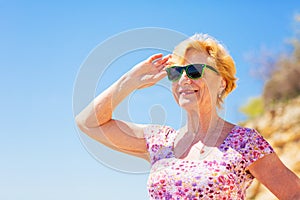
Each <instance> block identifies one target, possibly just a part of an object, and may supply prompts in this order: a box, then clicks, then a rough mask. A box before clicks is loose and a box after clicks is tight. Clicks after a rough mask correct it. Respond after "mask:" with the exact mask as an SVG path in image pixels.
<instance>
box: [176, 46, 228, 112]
mask: <svg viewBox="0 0 300 200" xmlns="http://www.w3.org/2000/svg"><path fill="white" fill-rule="evenodd" d="M185 60H186V61H185V63H184V65H188V64H207V65H210V66H212V67H214V68H216V67H215V66H214V64H213V63H212V62H209V57H208V55H207V54H205V53H202V52H199V51H197V50H194V49H192V50H188V51H187V52H186V56H185ZM225 87H226V81H225V80H224V79H223V78H222V77H221V76H220V75H218V74H217V73H216V72H214V71H212V70H210V69H208V68H205V69H204V74H203V75H202V77H201V78H199V79H190V78H189V77H188V76H187V75H186V72H185V71H183V74H182V76H181V78H180V79H179V80H178V81H176V82H173V83H172V92H173V95H174V98H175V100H176V101H177V103H178V104H179V106H180V107H182V108H184V109H185V110H187V111H188V110H195V111H197V112H199V111H200V110H201V111H204V112H206V111H207V112H208V111H211V110H212V109H216V102H217V96H218V94H219V93H220V92H221V91H223V90H224V88H225Z"/></svg>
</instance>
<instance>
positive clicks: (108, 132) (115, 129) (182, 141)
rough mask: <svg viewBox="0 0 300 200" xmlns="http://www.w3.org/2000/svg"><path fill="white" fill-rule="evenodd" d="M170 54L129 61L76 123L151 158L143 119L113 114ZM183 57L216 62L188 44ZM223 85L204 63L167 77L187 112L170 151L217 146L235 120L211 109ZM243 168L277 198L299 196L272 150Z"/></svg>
mask: <svg viewBox="0 0 300 200" xmlns="http://www.w3.org/2000/svg"><path fill="white" fill-rule="evenodd" d="M169 58H170V56H166V57H163V56H162V54H156V55H153V56H151V57H149V58H148V59H147V60H145V61H143V62H141V63H139V64H137V65H136V66H134V67H133V68H132V69H131V70H130V71H129V72H127V73H126V74H124V75H123V76H122V77H121V78H120V79H119V80H118V81H116V82H115V83H114V84H113V85H112V86H110V87H109V88H108V89H106V90H105V91H104V92H102V93H101V94H99V95H98V96H97V97H96V98H95V99H94V100H93V101H92V102H91V103H90V104H89V105H88V106H87V107H86V108H85V109H84V110H83V111H82V112H81V113H79V114H78V115H77V116H76V122H77V125H78V127H79V128H80V129H81V130H82V131H83V132H84V133H86V134H87V135H88V136H90V137H91V138H93V139H95V140H96V141H98V142H100V143H102V144H104V145H106V146H107V147H109V148H111V149H114V150H117V151H120V152H124V153H127V154H130V155H134V156H137V157H140V158H143V159H146V160H148V161H150V156H149V152H148V150H147V148H146V140H145V138H144V132H143V130H144V128H145V127H146V125H141V124H135V123H131V122H125V121H121V120H116V119H113V118H112V114H113V111H114V109H115V108H116V106H117V105H118V104H119V103H121V102H122V101H123V100H124V99H125V98H126V97H127V96H128V95H129V94H130V93H132V92H133V91H134V90H136V89H141V88H145V87H149V86H152V85H154V84H156V83H157V82H158V81H160V80H161V79H162V78H164V77H165V76H166V71H165V68H166V67H168V66H169V64H168V61H169ZM185 60H186V61H185V63H183V64H184V65H186V64H191V63H192V64H197V63H202V64H208V65H210V66H212V67H215V68H216V66H215V63H214V62H213V61H212V60H210V57H209V56H208V55H207V54H206V53H201V52H197V51H195V50H189V51H188V52H187V53H186V55H185ZM225 87H226V81H224V79H223V78H222V77H221V76H219V75H217V74H216V73H215V72H214V71H212V70H209V69H207V68H206V69H205V70H204V75H203V77H202V78H200V79H197V80H192V79H189V78H188V77H187V76H186V74H185V72H183V75H182V77H181V78H180V79H179V80H178V81H177V82H174V83H172V91H173V95H174V97H175V100H176V102H177V103H178V105H179V106H180V107H182V108H183V109H185V110H186V113H187V126H185V127H183V128H182V129H180V130H179V131H178V134H177V136H176V139H175V141H174V153H175V157H177V158H181V159H199V157H197V156H199V149H201V148H202V147H203V145H206V146H208V147H209V148H213V149H215V151H216V152H217V148H216V147H218V146H219V145H220V144H221V143H222V142H223V141H224V139H225V138H226V136H227V134H228V133H229V132H230V130H231V129H232V128H233V126H234V125H233V124H230V123H228V122H226V121H224V120H223V119H221V118H220V117H219V116H218V114H217V110H216V107H217V98H218V97H217V96H218V94H219V93H220V92H222V91H223V90H224V88H225ZM200 153H201V152H200ZM214 155H215V154H213V156H214ZM248 170H249V171H250V172H251V174H252V175H254V177H256V178H257V179H258V180H259V181H260V182H261V183H263V184H264V185H265V186H266V187H267V188H268V189H269V190H270V191H271V192H273V193H274V194H275V195H276V196H277V197H278V198H279V199H287V200H299V199H300V192H299V191H300V179H299V178H298V177H297V176H296V175H295V174H294V173H293V172H291V171H290V170H289V169H287V168H286V166H284V164H283V163H282V162H281V161H280V159H279V158H278V156H277V155H276V154H275V153H272V154H269V155H266V156H264V157H263V158H262V159H259V160H257V161H255V162H254V163H253V164H251V165H250V166H249V167H248ZM278 180H280V181H278Z"/></svg>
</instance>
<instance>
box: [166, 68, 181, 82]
mask: <svg viewBox="0 0 300 200" xmlns="http://www.w3.org/2000/svg"><path fill="white" fill-rule="evenodd" d="M182 70H183V68H180V67H170V68H167V73H168V78H169V80H171V81H176V80H178V79H179V78H180V76H181V74H182Z"/></svg>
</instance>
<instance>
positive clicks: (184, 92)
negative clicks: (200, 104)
mask: <svg viewBox="0 0 300 200" xmlns="http://www.w3.org/2000/svg"><path fill="white" fill-rule="evenodd" d="M198 91H199V90H183V91H180V92H179V94H180V95H190V94H195V93H197V92H198Z"/></svg>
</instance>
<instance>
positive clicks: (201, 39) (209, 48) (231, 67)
mask: <svg viewBox="0 0 300 200" xmlns="http://www.w3.org/2000/svg"><path fill="white" fill-rule="evenodd" d="M191 49H194V50H197V51H199V52H201V53H205V54H207V56H208V61H209V62H210V63H212V64H213V66H214V67H215V68H216V69H217V70H218V71H219V73H220V75H221V76H222V77H223V78H224V79H225V81H226V88H225V89H224V90H223V92H222V93H221V95H220V96H219V97H218V99H217V106H218V107H219V108H220V107H221V105H222V103H223V101H224V98H225V97H226V96H227V95H228V94H229V93H230V92H232V91H233V90H234V89H235V88H236V81H237V78H236V77H235V73H236V68H235V63H234V61H233V59H232V57H231V56H230V55H229V53H228V51H227V50H226V48H225V47H224V45H222V44H221V43H220V42H219V41H218V40H216V39H215V38H213V37H212V36H210V35H208V34H195V35H193V36H192V37H190V38H188V39H186V40H184V41H182V42H181V43H179V45H177V46H176V47H175V49H174V51H173V55H172V60H171V61H170V63H171V64H174V63H176V64H179V65H183V64H184V62H185V61H186V60H185V55H186V53H187V51H188V50H191Z"/></svg>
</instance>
